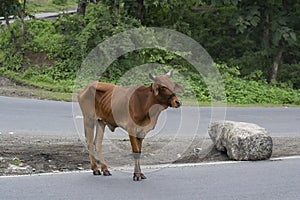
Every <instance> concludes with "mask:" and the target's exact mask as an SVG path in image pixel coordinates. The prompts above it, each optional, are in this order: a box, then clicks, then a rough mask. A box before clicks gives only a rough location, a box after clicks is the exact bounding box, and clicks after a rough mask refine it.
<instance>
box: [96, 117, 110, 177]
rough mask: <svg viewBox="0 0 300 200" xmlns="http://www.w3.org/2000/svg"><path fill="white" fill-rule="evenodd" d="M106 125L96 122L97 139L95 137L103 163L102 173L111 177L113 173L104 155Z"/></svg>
mask: <svg viewBox="0 0 300 200" xmlns="http://www.w3.org/2000/svg"><path fill="white" fill-rule="evenodd" d="M104 129H105V124H104V122H103V121H101V120H98V121H97V122H96V137H95V146H96V151H97V154H98V158H99V161H100V163H101V171H102V172H103V175H104V176H111V173H110V172H109V171H108V169H107V165H106V163H105V160H104V157H103V153H102V142H103V136H104Z"/></svg>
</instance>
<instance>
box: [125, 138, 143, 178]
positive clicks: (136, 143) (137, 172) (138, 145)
mask: <svg viewBox="0 0 300 200" xmlns="http://www.w3.org/2000/svg"><path fill="white" fill-rule="evenodd" d="M129 138H130V143H131V147H132V152H133V158H134V172H133V180H134V181H139V180H142V179H146V176H145V175H144V174H143V173H142V171H141V167H140V158H141V149H142V141H143V138H137V137H136V136H134V135H129Z"/></svg>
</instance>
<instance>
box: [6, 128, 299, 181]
mask: <svg viewBox="0 0 300 200" xmlns="http://www.w3.org/2000/svg"><path fill="white" fill-rule="evenodd" d="M273 143H274V146H273V154H272V157H273V158H274V157H281V156H293V155H300V145H299V144H300V137H273ZM103 145H104V146H103V148H104V149H103V152H104V157H105V159H106V161H107V164H108V165H109V167H110V169H111V168H114V167H120V166H127V167H128V166H131V165H132V164H133V159H132V155H131V153H130V152H131V148H130V142H129V141H128V140H127V139H126V138H124V139H122V138H121V139H111V138H106V139H105V140H104V144H103ZM141 159H142V165H143V164H145V165H155V164H171V163H174V162H176V163H199V162H213V161H227V160H228V157H227V156H226V154H224V153H221V152H218V151H217V150H215V148H213V145H212V142H211V141H210V139H209V138H193V139H191V138H181V139H178V138H177V139H172V138H171V139H170V138H167V137H155V138H146V139H145V140H144V147H143V153H142V158H141ZM88 169H90V164H89V158H88V152H87V149H86V146H85V144H84V142H82V140H80V138H79V137H67V136H64V137H62V136H30V135H29V136H28V135H13V134H12V135H10V134H3V133H2V134H0V176H5V175H20V174H38V173H46V172H64V171H78V170H88Z"/></svg>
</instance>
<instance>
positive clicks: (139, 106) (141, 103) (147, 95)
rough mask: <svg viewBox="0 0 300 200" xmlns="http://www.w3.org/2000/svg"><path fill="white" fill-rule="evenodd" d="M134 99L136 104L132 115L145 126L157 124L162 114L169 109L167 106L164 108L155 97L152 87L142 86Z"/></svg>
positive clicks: (134, 95)
mask: <svg viewBox="0 0 300 200" xmlns="http://www.w3.org/2000/svg"><path fill="white" fill-rule="evenodd" d="M132 96H133V98H134V99H132V100H133V101H134V102H135V103H134V104H131V105H133V108H132V113H131V114H133V113H134V114H133V116H132V117H133V119H134V120H135V121H136V122H138V121H139V123H141V124H143V125H145V124H144V123H146V124H148V123H150V121H151V123H156V121H157V118H158V116H159V114H160V112H161V111H162V110H164V109H166V108H167V106H162V105H160V104H159V102H157V101H156V99H155V98H154V96H153V92H152V91H151V86H149V87H145V86H141V87H140V88H138V89H137V90H136V91H135V92H134V94H133V95H132ZM146 121H147V122H146Z"/></svg>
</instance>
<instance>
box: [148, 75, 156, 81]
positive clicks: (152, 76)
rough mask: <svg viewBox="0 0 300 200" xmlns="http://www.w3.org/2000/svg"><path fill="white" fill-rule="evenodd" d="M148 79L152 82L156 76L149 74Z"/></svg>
mask: <svg viewBox="0 0 300 200" xmlns="http://www.w3.org/2000/svg"><path fill="white" fill-rule="evenodd" d="M149 78H150V79H151V80H153V81H154V79H155V78H156V76H154V75H152V74H151V73H149Z"/></svg>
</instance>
